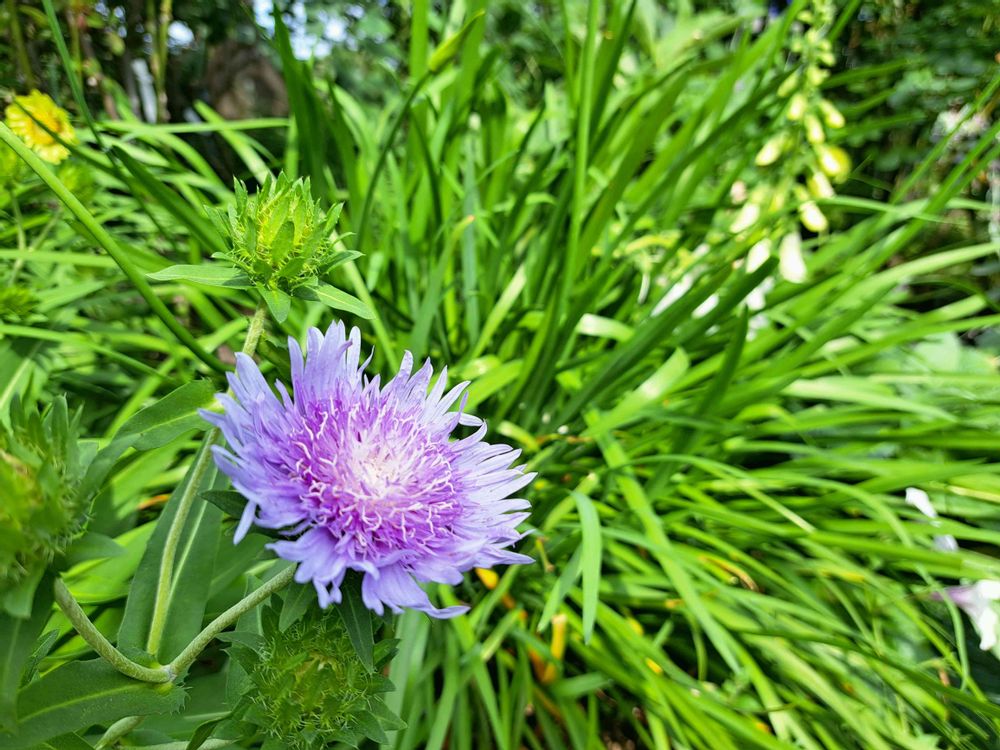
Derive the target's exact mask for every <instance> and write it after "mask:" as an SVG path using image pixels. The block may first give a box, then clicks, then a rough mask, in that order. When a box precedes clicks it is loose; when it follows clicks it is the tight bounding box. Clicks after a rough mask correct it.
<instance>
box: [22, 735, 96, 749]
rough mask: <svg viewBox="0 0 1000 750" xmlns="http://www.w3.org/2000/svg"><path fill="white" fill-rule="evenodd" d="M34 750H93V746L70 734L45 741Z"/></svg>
mask: <svg viewBox="0 0 1000 750" xmlns="http://www.w3.org/2000/svg"><path fill="white" fill-rule="evenodd" d="M34 750H94V746H93V745H91V744H90V743H89V742H87V741H86V740H85V739H83V738H82V737H81V736H80V735H78V734H75V733H72V734H61V735H59V736H58V737H53V738H52V739H51V740H46V741H45V742H43V743H42V744H40V745H38V746H37V747H36V748H35V749H34Z"/></svg>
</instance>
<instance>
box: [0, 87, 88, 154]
mask: <svg viewBox="0 0 1000 750" xmlns="http://www.w3.org/2000/svg"><path fill="white" fill-rule="evenodd" d="M5 114H6V123H7V127H9V128H10V129H11V130H13V131H14V132H15V133H16V134H17V135H19V136H20V137H21V140H23V141H24V142H25V143H26V144H27V145H28V146H29V147H31V149H32V150H33V151H34V152H35V153H37V154H38V155H39V156H40V157H41V158H43V159H44V160H45V161H47V162H50V163H52V164H58V163H59V162H61V161H62V160H63V159H65V158H66V157H67V156H69V150H68V149H67V148H66V147H65V146H63V145H62V144H61V143H59V141H57V140H56V139H55V138H53V137H52V135H50V134H49V133H48V132H47V131H46V130H45V128H43V127H42V126H41V125H39V123H42V124H43V125H45V127H46V128H48V129H49V130H51V131H52V132H53V133H55V134H56V135H58V136H59V137H60V138H61V139H62V140H63V141H66V142H67V143H76V131H75V130H73V126H72V125H70V124H69V114H68V113H67V112H66V110H65V109H63V108H62V107H60V106H59V105H58V104H56V103H55V102H54V101H52V97H50V96H49V95H48V94H43V93H42V92H41V91H37V90H35V91H32V92H31V93H30V94H28V95H27V96H15V97H14V103H13V104H11V105H9V106H8V107H7V110H6V112H5ZM36 120H37V122H36Z"/></svg>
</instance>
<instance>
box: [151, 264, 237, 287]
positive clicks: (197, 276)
mask: <svg viewBox="0 0 1000 750" xmlns="http://www.w3.org/2000/svg"><path fill="white" fill-rule="evenodd" d="M146 275H147V276H148V277H149V278H151V279H153V280H154V281H190V282H193V283H195V284H205V285H206V286H222V287H229V288H230V289H249V288H250V287H251V286H253V284H251V282H250V279H249V278H247V275H246V274H245V273H243V271H241V270H239V269H238V268H233V267H232V266H224V265H219V264H212V263H202V264H201V265H197V266H185V265H177V266H170V267H169V268H164V269H163V270H162V271H155V272H153V273H148V274H146Z"/></svg>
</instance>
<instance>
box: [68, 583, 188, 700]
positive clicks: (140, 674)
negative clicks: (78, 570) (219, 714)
mask: <svg viewBox="0 0 1000 750" xmlns="http://www.w3.org/2000/svg"><path fill="white" fill-rule="evenodd" d="M54 588H55V596H56V602H57V603H58V604H59V608H60V609H61V610H62V611H63V613H65V615H66V617H68V618H69V621H70V622H71V623H73V628H74V629H75V630H76V632H77V633H79V634H80V636H81V637H82V638H83V640H85V641H86V642H87V643H88V644H90V647H91V648H93V649H94V651H96V652H97V653H98V654H100V655H101V657H103V658H104V659H105V660H106V661H107V662H108V663H110V664H111V666H113V667H114V668H115V669H117V670H118V671H119V672H121V673H122V674H124V675H127V676H128V677H132V678H133V679H136V680H142V681H143V682H171V681H172V680H173V679H174V675H175V674H176V673H175V672H173V671H172V670H171V668H170V667H144V666H143V665H141V664H136V663H135V662H134V661H132V660H131V659H129V658H128V657H127V656H125V654H123V653H122V652H121V651H119V650H118V649H116V648H115V647H114V646H113V645H111V641H109V640H108V639H107V638H105V637H104V635H103V634H102V633H101V631H99V630H98V629H97V628H96V627H94V623H92V622H91V621H90V618H89V617H87V613H86V612H84V611H83V608H82V607H80V604H79V603H78V602H77V601H76V599H74V598H73V595H72V594H71V593H70V591H69V589H68V588H66V584H65V583H63V580H62V579H61V578H57V579H56V582H55V587H54Z"/></svg>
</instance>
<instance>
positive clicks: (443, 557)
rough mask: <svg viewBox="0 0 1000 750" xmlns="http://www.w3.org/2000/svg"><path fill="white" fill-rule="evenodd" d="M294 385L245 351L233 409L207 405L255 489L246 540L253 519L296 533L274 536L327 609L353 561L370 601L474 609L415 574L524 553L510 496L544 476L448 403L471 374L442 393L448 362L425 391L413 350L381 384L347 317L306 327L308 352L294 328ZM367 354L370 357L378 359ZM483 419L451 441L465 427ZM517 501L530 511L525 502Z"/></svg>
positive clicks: (427, 378) (435, 575) (235, 474)
mask: <svg viewBox="0 0 1000 750" xmlns="http://www.w3.org/2000/svg"><path fill="white" fill-rule="evenodd" d="M288 345H289V350H290V354H291V368H292V394H291V395H289V393H288V390H287V389H286V388H285V386H284V385H283V384H282V383H280V382H278V383H276V384H275V387H276V388H277V391H278V394H279V395H280V397H281V398H280V400H279V398H278V397H277V396H276V395H275V393H274V392H273V391H272V390H271V389H270V388H269V387H268V384H267V382H266V381H265V380H264V377H263V375H261V372H260V370H259V369H258V367H257V365H256V364H255V363H254V361H253V360H252V359H251V358H250V357H248V356H246V355H242V354H238V355H237V361H236V372H235V373H234V374H230V376H229V383H230V386H231V387H232V392H233V395H234V396H235V398H233V397H230V396H228V395H223V394H219V396H218V399H219V401H220V403H221V404H222V406H223V408H224V410H225V413H224V414H214V413H211V412H202V415H203V416H204V417H205V419H207V420H208V421H209V422H211V423H212V424H214V425H216V426H217V427H219V428H220V429H221V430H222V434H223V435H224V436H225V438H226V440H227V441H228V442H229V449H228V450H227V449H226V448H224V447H222V446H214V447H213V452H214V455H215V462H216V464H217V465H218V467H219V469H220V470H221V471H223V472H224V473H225V474H227V475H228V476H229V478H230V479H231V480H232V483H233V486H234V487H235V488H236V489H237V490H238V491H239V492H240V493H241V494H242V495H243V496H244V497H246V499H247V504H246V509H245V510H244V512H243V517H242V518H241V520H240V523H239V526H238V527H237V530H236V537H235V539H236V541H237V542H238V541H240V540H241V539H242V538H243V537H244V536H245V535H246V533H247V532H248V531H249V529H250V526H251V525H253V524H257V525H258V526H260V527H263V528H267V529H280V530H281V532H282V534H283V535H285V536H287V537H288V538H287V539H285V540H282V541H278V542H275V543H273V544H271V545H269V547H270V548H271V549H273V550H274V551H275V552H276V553H277V554H278V556H280V557H283V558H284V559H286V560H292V561H294V562H296V563H298V564H299V565H298V568H297V570H296V572H295V580H297V581H299V582H300V583H305V582H307V581H312V583H313V585H314V586H315V587H316V591H317V592H318V594H319V602H320V604H321V606H323V607H326V606H328V605H329V604H330V602H340V600H341V593H340V584H341V582H342V581H343V580H344V574H345V573H346V572H347V570H349V569H350V570H357V571H361V572H363V574H364V577H363V581H362V586H361V594H362V598H363V599H364V602H365V605H366V606H367V607H369V608H370V609H372V610H374V611H375V612H377V613H379V614H382V612H383V611H384V608H385V607H389V609H391V610H392V611H393V612H400V611H401V608H402V607H409V608H411V609H419V610H421V611H423V612H427V613H428V614H431V615H433V616H435V617H453V616H455V615H458V614H461V613H462V612H464V611H466V609H467V607H446V608H444V609H439V608H436V607H434V606H433V605H432V604H431V602H430V599H428V597H427V594H426V593H425V592H424V590H423V589H422V588H421V587H420V586H419V585H418V581H419V582H431V581H435V582H439V583H448V584H456V583H459V582H460V581H461V580H462V573H463V572H464V571H467V570H469V569H471V568H473V567H481V568H484V567H490V566H492V565H495V564H497V563H527V562H532V560H531V558H530V557H527V556H525V555H520V554H517V553H515V552H511V551H509V550H508V549H506V548H507V547H509V546H510V545H512V544H513V543H514V542H516V541H518V540H519V539H520V538H521V537H522V534H520V533H519V532H518V531H517V528H516V527H517V525H518V524H519V523H520V522H521V521H523V520H524V519H525V518H526V517H527V516H528V514H527V513H526V512H523V511H524V510H525V509H526V508H528V507H529V505H528V502H527V501H526V500H522V499H516V498H511V497H509V496H510V495H511V494H512V493H514V492H516V491H517V490H519V489H521V488H522V487H524V486H525V485H527V484H528V483H529V482H530V481H531V480H532V479H533V478H534V474H526V473H524V471H523V470H522V469H521V468H520V467H515V468H511V464H512V463H513V462H514V461H515V460H516V459H517V457H518V456H519V455H520V451H517V450H513V449H511V447H510V446H508V445H491V444H489V443H485V442H483V436H484V435H485V434H486V425H485V423H484V422H483V421H482V420H480V419H477V418H476V417H473V416H471V415H469V414H465V413H464V412H463V409H464V406H465V397H464V396H463V397H462V401H461V404H460V406H459V409H458V410H457V411H450V410H449V409H450V407H451V406H452V405H453V404H454V403H455V402H456V401H457V400H458V399H459V397H460V396H462V393H463V391H464V390H465V387H466V385H468V383H461V384H460V385H457V386H455V387H454V388H452V389H451V390H450V391H448V392H447V393H445V392H444V388H445V380H446V377H447V368H445V370H444V371H442V373H441V375H440V377H438V379H437V382H436V383H435V385H434V387H433V388H432V389H431V390H430V392H429V393H428V387H429V386H430V382H431V375H432V373H433V368H432V367H431V364H430V362H429V361H428V362H427V363H425V364H424V366H423V367H422V368H421V369H420V370H419V371H418V372H417V373H416V374H412V368H413V356H412V355H411V354H410V353H409V352H406V354H405V355H404V356H403V361H402V363H401V364H400V367H399V373H398V374H397V375H396V377H394V378H393V379H392V380H390V381H389V382H388V383H386V384H385V385H384V386H380V383H379V377H378V376H377V375H376V376H375V377H374V378H368V377H367V376H366V375H365V374H364V371H365V367H366V366H367V364H368V361H365V362H364V363H363V364H359V360H360V354H361V336H360V333H359V332H358V329H357V328H353V329H351V332H350V335H349V336H347V335H346V332H345V329H344V325H343V323H339V322H338V323H335V324H333V325H331V326H330V328H329V329H328V330H327V332H326V335H325V336H324V335H323V333H321V332H320V331H319V330H317V329H315V328H311V329H309V334H308V345H307V352H306V356H305V358H304V361H303V356H302V350H301V349H300V348H299V345H298V342H296V341H295V340H294V339H289V342H288ZM369 361H370V358H369ZM460 424H461V425H466V426H471V427H476V428H478V429H477V430H476V431H475V432H474V433H473V434H471V435H469V436H468V437H464V438H462V439H457V440H452V439H450V436H451V433H452V431H453V430H454V429H455V428H456V427H457V426H458V425H460ZM519 511H520V512H519Z"/></svg>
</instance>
